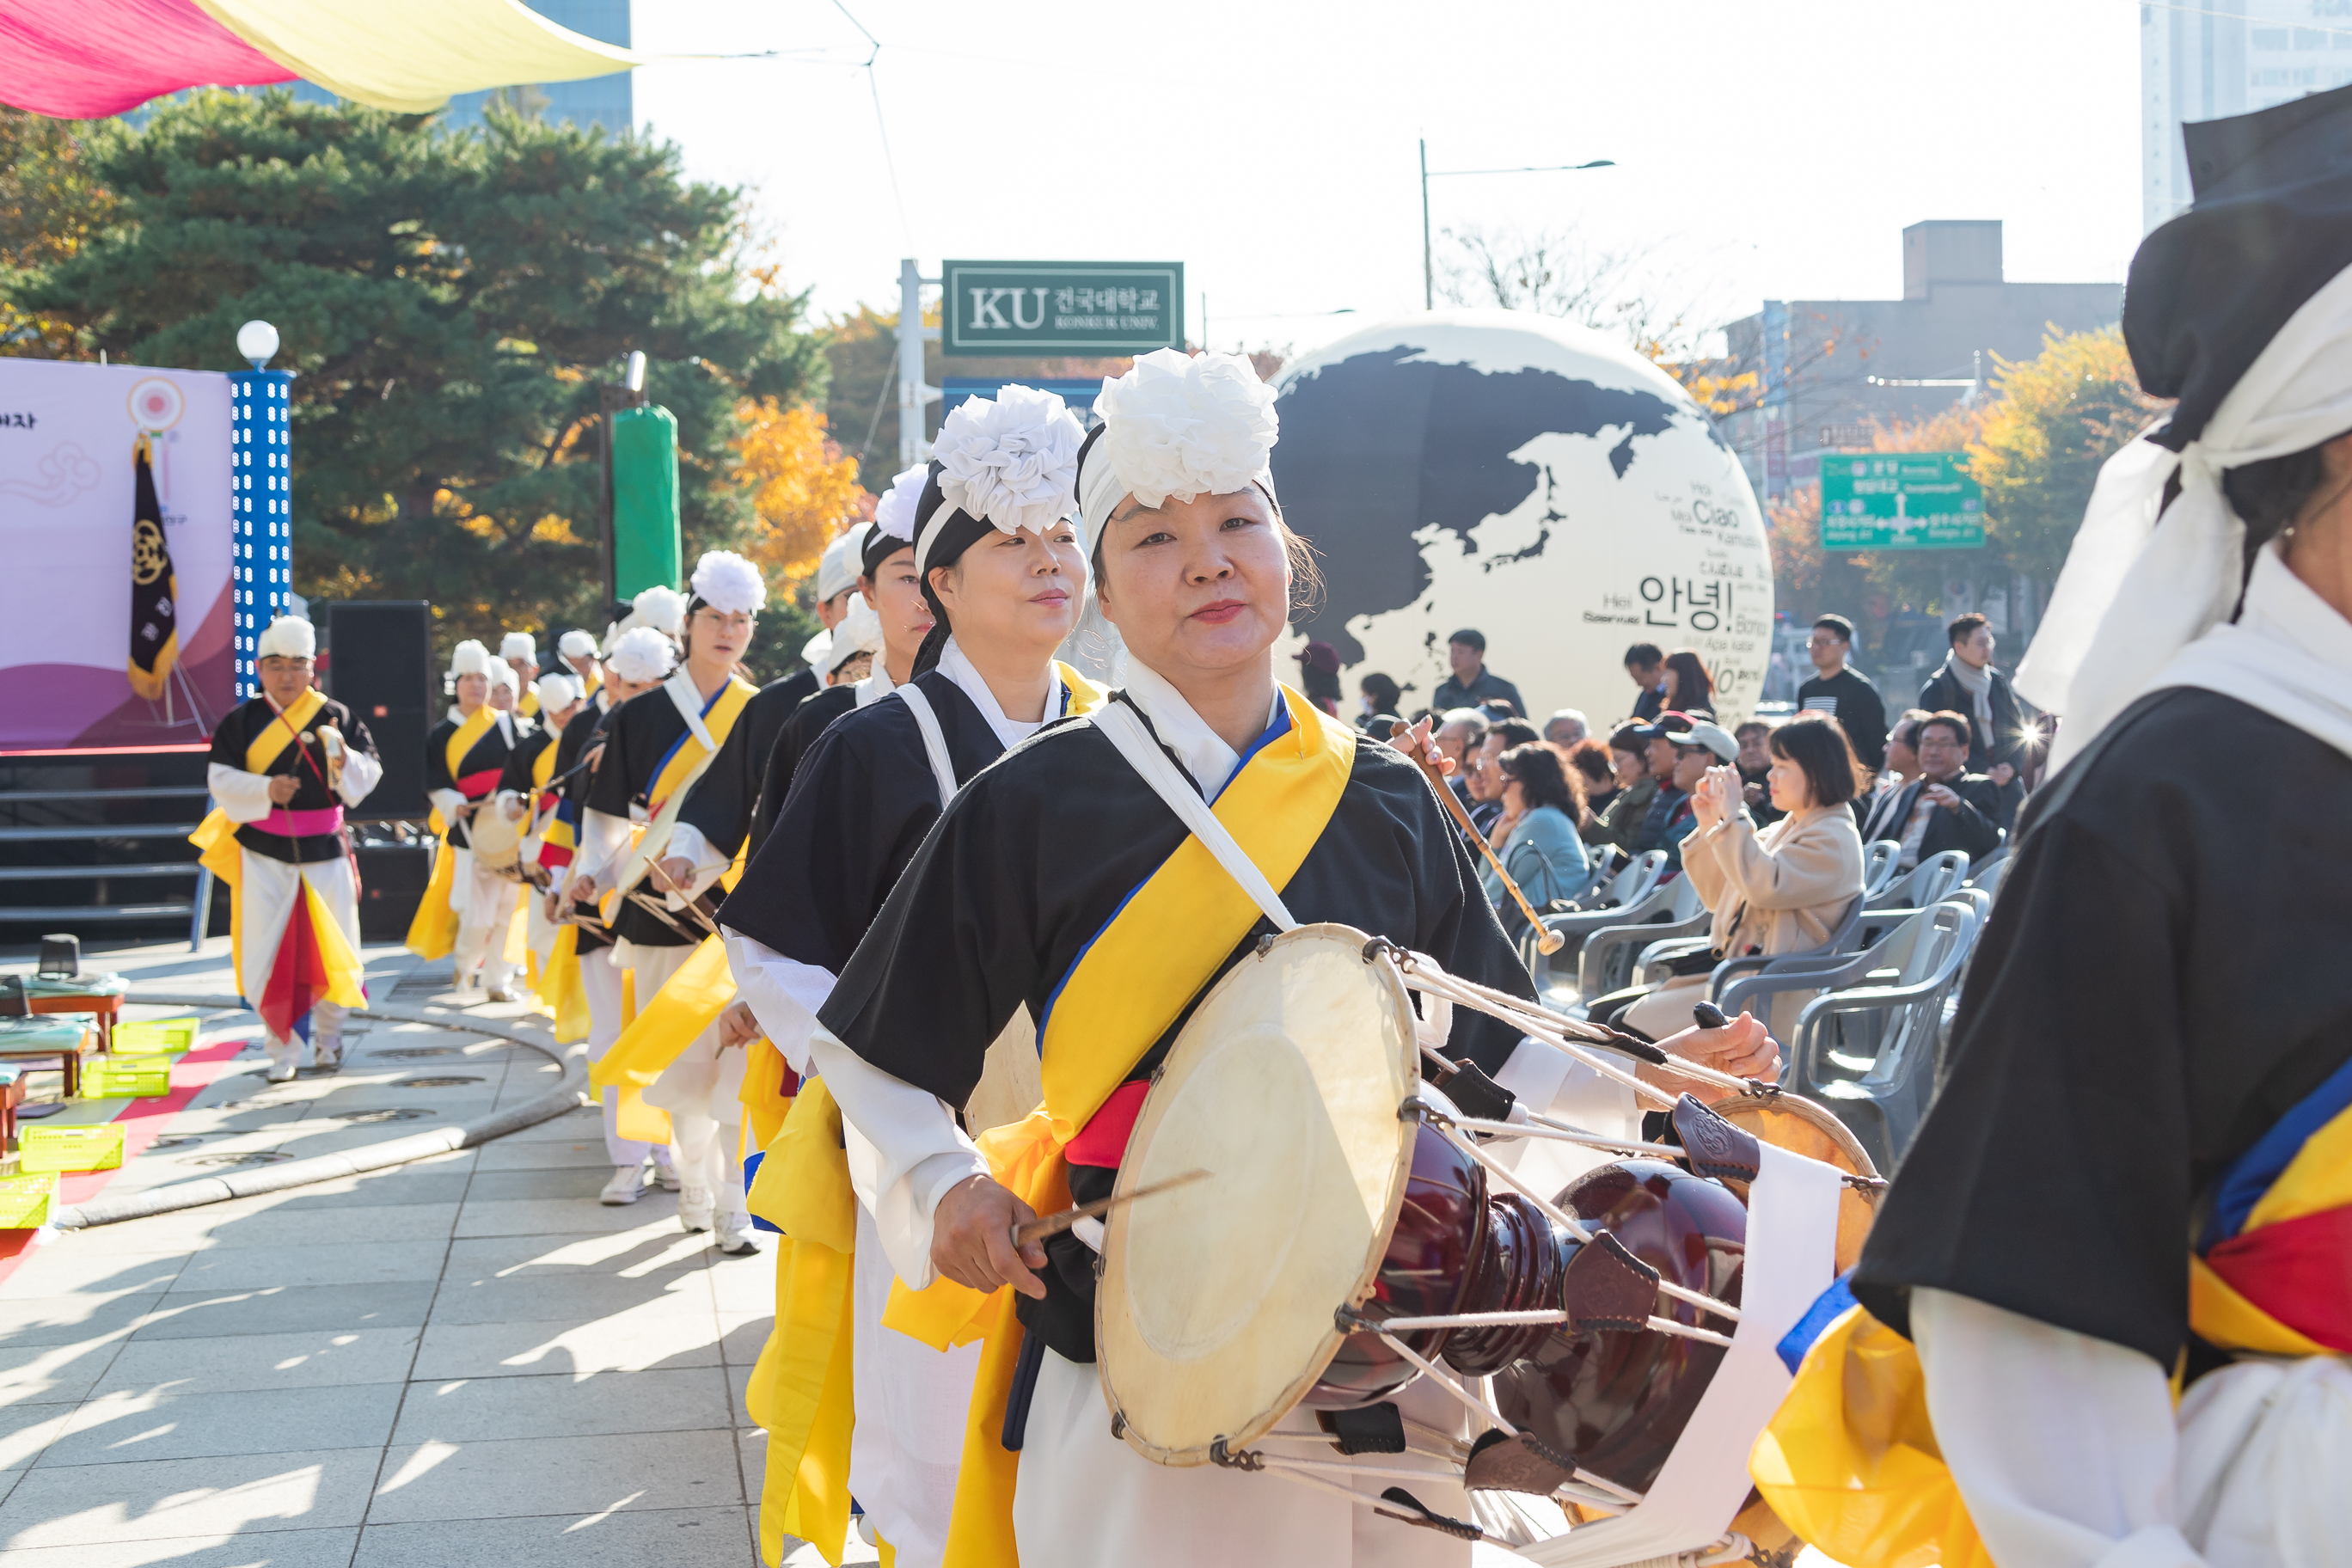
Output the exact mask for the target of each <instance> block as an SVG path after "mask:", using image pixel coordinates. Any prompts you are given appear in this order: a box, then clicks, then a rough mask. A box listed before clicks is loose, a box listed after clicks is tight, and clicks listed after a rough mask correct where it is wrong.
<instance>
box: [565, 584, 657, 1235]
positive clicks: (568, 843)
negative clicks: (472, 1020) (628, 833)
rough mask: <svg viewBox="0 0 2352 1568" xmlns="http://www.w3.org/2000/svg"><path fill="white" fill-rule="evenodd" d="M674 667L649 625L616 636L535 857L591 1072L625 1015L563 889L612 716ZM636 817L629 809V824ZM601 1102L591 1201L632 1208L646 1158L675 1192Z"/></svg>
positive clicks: (592, 920) (573, 730) (642, 1145)
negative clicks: (575, 983) (581, 1007)
mask: <svg viewBox="0 0 2352 1568" xmlns="http://www.w3.org/2000/svg"><path fill="white" fill-rule="evenodd" d="M676 663H677V645H676V644H675V643H673V642H671V641H670V639H669V638H668V637H665V636H663V635H662V634H661V633H660V632H657V631H656V630H654V629H653V628H652V627H651V626H635V627H632V628H630V629H629V630H628V631H625V632H624V633H622V634H621V635H620V637H618V638H617V639H616V640H615V641H614V645H613V647H612V648H611V650H610V652H609V655H608V657H607V658H605V660H604V682H603V684H602V686H601V687H600V688H599V692H600V694H601V695H602V696H603V697H604V698H605V699H606V700H608V701H609V703H610V706H609V707H607V708H606V709H604V710H603V711H602V712H591V711H590V710H588V709H587V708H586V707H584V706H583V709H582V710H581V714H580V717H579V718H578V719H577V720H575V721H573V722H572V724H571V725H569V726H568V727H567V728H566V729H565V730H564V732H563V738H562V740H561V741H559V742H557V743H556V753H555V773H556V776H557V777H559V778H562V779H563V780H564V781H565V783H564V785H563V793H562V800H561V801H559V802H558V804H557V805H556V808H555V820H554V822H552V823H551V824H550V825H549V827H548V830H547V841H546V843H545V844H543V845H542V846H541V848H540V852H539V858H540V864H541V865H542V866H545V867H546V868H548V870H549V872H550V873H551V875H552V876H553V878H554V886H552V887H551V888H550V889H548V891H547V896H546V898H545V900H543V902H544V904H545V906H546V910H547V918H548V919H549V920H550V921H556V922H558V923H560V924H561V925H562V928H563V930H565V931H571V932H572V933H573V935H572V942H573V944H574V945H573V951H574V952H575V953H576V955H577V957H578V961H579V965H580V988H581V990H582V991H583V993H584V994H586V996H587V1001H588V1065H589V1066H590V1068H594V1066H595V1065H596V1064H597V1063H598V1062H600V1061H602V1060H603V1059H604V1054H605V1053H606V1052H607V1051H609V1050H611V1049H612V1048H613V1042H614V1041H615V1040H617V1039H619V1038H620V1037H621V1030H622V1028H623V1027H624V1026H625V1024H626V1023H627V1019H626V1018H625V1017H624V1016H623V1014H624V1012H625V1007H624V1006H623V1000H624V994H623V988H622V978H623V976H622V971H621V969H620V967H619V966H618V965H617V964H615V963H614V959H613V938H612V934H611V931H610V929H609V928H608V927H607V926H606V924H605V922H604V918H603V916H602V915H601V914H600V913H599V912H598V910H597V906H596V900H594V899H593V898H592V899H588V900H585V901H583V900H580V899H579V898H577V897H575V896H574V894H573V892H572V889H571V888H570V887H569V884H570V883H571V882H572V879H573V877H574V874H575V872H574V862H575V858H576V855H577V846H578V845H579V843H580V830H581V825H582V823H583V820H584V819H585V816H586V811H587V805H588V797H589V795H590V793H591V791H592V789H593V786H594V784H595V776H596V769H597V767H598V765H599V764H600V763H602V761H603V758H604V746H605V744H606V742H608V740H609V739H610V734H611V729H612V724H613V716H614V714H615V713H617V712H619V711H620V710H621V709H622V708H624V707H625V706H626V705H627V704H628V703H629V702H631V701H632V700H635V699H636V698H639V697H642V696H644V695H646V693H648V692H655V691H658V690H659V689H661V683H662V682H663V681H664V680H665V679H667V678H668V676H669V672H670V670H671V668H673V667H674V666H675V665H676ZM641 810H642V808H633V809H632V812H631V816H632V817H633V819H634V818H635V816H637V815H638V814H639V813H640V812H641ZM558 940H559V942H560V941H561V938H559V939H558ZM560 951H561V950H560V948H559V952H560ZM599 1098H600V1099H601V1100H602V1101H603V1104H604V1151H605V1152H606V1154H607V1155H609V1156H610V1157H611V1159H612V1162H613V1175H612V1179H611V1180H610V1181H608V1182H606V1183H605V1184H604V1190H603V1191H602V1192H600V1193H599V1194H596V1197H597V1201H598V1202H599V1203H602V1204H605V1205H614V1206H617V1205H625V1204H633V1203H635V1202H636V1201H637V1199H638V1198H639V1197H641V1196H643V1195H644V1193H645V1189H646V1159H647V1157H648V1156H649V1155H650V1157H651V1158H652V1160H653V1163H654V1178H653V1179H654V1180H656V1181H657V1182H659V1183H660V1184H661V1185H663V1186H665V1187H667V1188H668V1189H670V1190H671V1191H673V1192H675V1191H677V1189H678V1187H679V1182H678V1179H677V1170H676V1166H675V1164H674V1163H673V1162H672V1160H671V1157H670V1151H669V1145H668V1144H667V1143H649V1142H646V1141H645V1140H643V1139H637V1138H625V1137H623V1136H622V1134H621V1126H620V1118H621V1091H620V1090H619V1089H615V1088H606V1089H603V1090H602V1092H601V1094H600V1097H599Z"/></svg>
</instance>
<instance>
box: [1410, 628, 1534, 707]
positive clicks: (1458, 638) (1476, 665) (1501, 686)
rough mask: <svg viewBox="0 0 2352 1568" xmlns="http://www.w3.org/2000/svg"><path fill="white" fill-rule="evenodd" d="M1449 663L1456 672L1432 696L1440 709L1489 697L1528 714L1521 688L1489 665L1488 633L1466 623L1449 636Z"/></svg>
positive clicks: (1474, 703) (1477, 703)
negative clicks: (1487, 657)
mask: <svg viewBox="0 0 2352 1568" xmlns="http://www.w3.org/2000/svg"><path fill="white" fill-rule="evenodd" d="M1445 659H1446V663H1447V664H1449V665H1450V666H1452V668H1453V670H1454V673H1453V674H1451V675H1449V676H1447V677H1446V678H1445V679H1444V683H1443V684H1441V685H1440V686H1439V687H1438V689H1437V695H1436V696H1435V697H1433V698H1432V699H1431V705H1432V706H1433V707H1434V708H1435V709H1436V710H1437V711H1439V712H1440V713H1450V712H1452V711H1453V710H1454V709H1456V708H1475V707H1477V706H1478V705H1479V704H1480V703H1482V702H1485V701H1487V700H1490V699H1495V698H1499V699H1501V700H1503V701H1506V702H1507V703H1509V704H1510V705H1511V711H1512V712H1513V713H1514V714H1516V715H1517V716H1518V717H1519V718H1522V719H1524V718H1526V717H1527V716H1528V705H1527V703H1526V702H1524V701H1522V700H1520V697H1519V689H1518V688H1517V687H1516V686H1514V685H1512V684H1511V683H1510V682H1509V681H1507V680H1505V679H1503V678H1502V677H1501V676H1499V675H1496V673H1495V672H1494V671H1493V670H1491V669H1488V668H1486V633H1484V632H1482V631H1478V630H1475V628H1473V627H1470V626H1465V627H1463V628H1462V629H1461V630H1460V631H1458V632H1455V633H1454V636H1453V637H1450V638H1448V639H1447V640H1446V644H1445Z"/></svg>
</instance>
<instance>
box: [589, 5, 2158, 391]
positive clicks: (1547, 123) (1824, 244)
mask: <svg viewBox="0 0 2352 1568" xmlns="http://www.w3.org/2000/svg"><path fill="white" fill-rule="evenodd" d="M845 3H846V4H847V5H848V7H849V10H850V11H851V12H853V13H855V14H856V18H857V20H858V21H859V22H862V23H863V24H864V25H865V26H866V28H868V29H870V30H871V32H872V33H873V35H874V36H875V37H877V38H879V39H880V40H881V43H882V48H881V51H880V54H879V56H878V58H877V63H876V65H875V68H874V72H873V87H874V88H876V89H878V90H879V95H880V100H881V108H882V115H883V119H884V121H885V122H887V127H888V134H889V145H890V148H891V150H892V152H893V153H895V154H896V161H897V167H898V190H899V191H900V192H901V193H902V194H903V198H904V209H905V210H904V216H903V220H902V217H901V214H900V211H899V207H898V203H897V202H896V201H894V199H893V195H892V182H891V178H890V174H889V172H888V168H887V165H886V163H885V161H884V158H883V151H882V147H883V143H882V135H881V132H880V131H879V130H878V129H877V123H876V116H875V107H874V101H873V98H872V97H871V96H870V89H869V85H868V77H867V73H866V70H865V69H864V68H862V65H861V63H860V62H862V61H863V60H864V59H865V58H866V54H867V52H868V46H867V45H866V42H865V40H864V39H863V38H862V37H860V36H859V34H858V32H857V30H856V27H854V26H852V25H851V23H850V22H849V21H848V20H847V19H845V16H844V14H843V12H842V11H841V10H840V9H839V8H838V7H837V6H836V5H835V4H833V0H663V3H662V4H660V5H654V4H646V3H640V4H638V5H636V6H635V16H634V30H635V46H636V47H638V48H639V49H641V50H645V51H647V52H653V53H689V52H724V51H751V50H762V49H777V50H805V51H813V53H812V54H811V55H809V56H806V57H803V58H788V59H782V60H740V59H739V60H724V61H711V62H686V61H675V62H667V63H657V64H655V65H652V66H648V67H646V68H641V69H640V70H639V71H638V72H637V79H636V117H637V123H638V125H639V126H640V127H641V128H646V129H650V130H652V131H653V132H656V133H657V134H659V135H662V136H665V137H667V138H669V139H671V140H674V141H677V142H679V143H680V144H681V145H682V146H683V148H684V149H685V155H686V163H687V167H688V172H689V174H692V175H694V176H695V177H697V178H701V179H707V180H714V181H719V182H724V183H730V184H744V185H747V186H750V187H751V188H752V190H753V192H754V199H755V202H756V205H757V210H758V212H759V214H760V216H761V220H762V222H763V223H764V224H765V225H767V226H769V227H770V228H771V229H772V232H773V235H774V237H775V239H776V241H777V244H778V246H779V247H780V251H781V257H782V261H783V264H784V268H785V273H786V276H787V278H788V279H790V280H792V281H793V284H794V285H795V286H797V287H805V286H814V289H815V297H814V303H815V306H816V308H817V310H818V311H819V312H820V313H824V312H830V311H835V310H843V309H845V308H847V307H849V306H851V305H853V304H855V303H856V302H857V301H859V300H866V301H869V302H871V303H873V304H875V305H877V306H878V307H880V308H883V309H885V310H888V309H892V308H895V306H896V303H897V278H898V258H899V257H901V256H905V255H908V254H912V255H914V256H916V257H917V258H919V259H920V260H921V262H922V264H923V267H924V269H925V271H926V272H927V273H935V272H936V269H937V267H938V263H939V261H940V258H941V257H942V256H943V255H952V256H958V257H972V258H1007V259H1012V258H1018V259H1048V258H1068V259H1077V260H1154V261H1161V260H1179V261H1181V262H1183V263H1184V264H1185V268H1186V272H1185V279H1186V285H1187V292H1188V294H1189V295H1190V298H1189V299H1188V300H1187V302H1186V327H1187V331H1188V332H1189V333H1190V334H1191V335H1192V336H1193V337H1195V338H1196V339H1197V337H1198V336H1199V331H1200V317H1199V309H1200V302H1201V295H1202V292H1203V291H1205V292H1206V293H1207V295H1208V306H1209V318H1210V331H1211V335H1212V340H1213V344H1214V346H1217V347H1220V348H1233V347H1235V346H1237V344H1239V345H1242V346H1248V347H1257V346H1261V345H1264V344H1268V343H1271V344H1274V345H1276V346H1281V345H1290V346H1292V347H1295V348H1297V349H1300V350H1304V349H1307V348H1310V347H1313V346H1315V345H1316V344H1318V342H1324V341H1328V339H1330V338H1333V337H1336V336H1338V335H1339V334H1340V333H1342V332H1345V331H1349V330H1351V329H1352V328H1353V327H1355V326H1358V325H1362V324H1368V323H1370V321H1376V320H1379V319H1381V318H1382V317H1384V316H1389V315H1393V314H1398V313H1402V312H1404V311H1408V310H1417V309H1419V308H1420V305H1421V299H1422V252H1421V206H1420V193H1419V187H1418V181H1417V176H1416V168H1415V153H1414V141H1415V139H1416V138H1417V137H1421V136H1426V137H1427V138H1428V139H1429V142H1430V163H1431V166H1432V167H1433V168H1439V169H1469V168H1486V167H1491V166H1496V165H1517V164H1528V163H1535V164H1545V163H1581V162H1583V161H1585V160H1587V159H1592V158H1613V159H1615V160H1616V162H1617V164H1618V166H1617V167H1616V168H1613V169H1601V170H1594V171H1591V172H1587V173H1580V174H1515V175H1508V176H1502V177H1486V178H1459V179H1447V180H1438V181H1433V182H1432V183H1431V200H1432V209H1433V222H1434V224H1435V225H1436V226H1438V227H1441V228H1442V227H1444V226H1445V225H1446V224H1448V223H1457V224H1459V223H1470V224H1481V225H1485V226H1488V227H1489V228H1496V227H1507V226H1519V227H1521V228H1523V229H1535V228H1541V227H1544V226H1559V225H1561V224H1564V223H1567V222H1570V221H1574V222H1578V223H1580V224H1581V225H1583V226H1584V228H1585V232H1586V233H1587V235H1588V236H1589V237H1591V238H1592V239H1593V240H1595V241H1597V242H1599V243H1601V244H1603V245H1616V246H1644V247H1655V248H1654V252H1653V253H1654V255H1655V256H1656V257H1657V258H1659V261H1658V265H1659V267H1660V268H1661V271H1662V272H1663V273H1664V274H1665V275H1664V277H1662V278H1661V279H1660V280H1659V281H1658V284H1657V291H1658V292H1660V293H1661V294H1663V295H1665V296H1668V297H1669V298H1670V299H1671V300H1674V301H1675V302H1676V303H1682V302H1686V301H1693V300H1705V301H1706V302H1707V303H1708V304H1709V305H1710V306H1711V307H1712V309H1713V314H1714V315H1715V316H1716V317H1717V319H1718V320H1724V319H1729V318H1732V317H1735V316H1738V315H1741V314H1745V313H1747V312H1749V311H1752V310H1755V309H1756V308H1757V305H1758V302H1759V300H1762V299H1764V298H1766V297H1768V296H1769V297H1774V298H1783V299H1835V298H1862V299H1870V298H1892V297H1896V296H1899V295H1900V293H1901V291H1902V248H1901V241H1900V236H1899V231H1900V230H1901V228H1902V227H1903V226H1905V225H1906V224H1909V223H1914V222H1916V221H1918V220H1919V219H1922V218H2000V219H2002V220H2004V222H2005V223H2006V226H2007V227H2006V233H2005V240H2006V247H2007V271H2008V275H2009V277H2011V279H2025V280H2032V281H2059V282H2095V281H2096V282H2104V281H2114V280H2116V279H2121V278H2122V276H2123V274H2124V269H2125V267H2126V264H2127V262H2128V261H2129V259H2130V256H2131V252H2132V249H2133V247H2135V246H2136V245H2137V243H2138V240H2139V185H2138V179H2137V174H2138V157H2139V142H2138V126H2137V86H2138V33H2139V8H2138V6H2137V5H2134V4H2132V3H2131V0H1977V3H1975V4H1971V5H1953V4H1949V3H1946V4H1939V5H1931V4H1927V0H1781V3H1780V4H1769V5H1759V4H1756V3H1755V0H1645V3H1634V4H1625V3H1622V0H1621V3H1620V4H1616V5H1599V4H1594V3H1591V0H1553V3H1551V4H1528V3H1523V0H1503V3H1496V4H1486V5H1468V4H1464V3H1463V0H1452V3H1451V4H1444V5H1434V4H1423V5H1402V4H1394V3H1391V0H1360V3H1357V4H1349V5H1342V4H1339V3H1337V0H1322V3H1320V4H1316V5H1301V4H1297V3H1296V0H1290V3H1287V4H1286V3H1285V0H1183V3H1181V4H1167V3H1165V0H1163V3H1161V4H1157V5H1118V4H1098V5H1070V4H1061V5H1045V4H1039V3H1036V0H978V3H975V0H961V3H957V4H946V3H939V0H845ZM1342 307H1352V308H1353V310H1355V311H1356V312H1357V313H1356V314H1354V315H1338V316H1333V315H1328V314H1319V313H1320V312H1329V311H1332V310H1339V309H1340V308H1342Z"/></svg>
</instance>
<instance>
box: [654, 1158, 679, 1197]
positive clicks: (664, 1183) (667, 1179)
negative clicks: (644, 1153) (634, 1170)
mask: <svg viewBox="0 0 2352 1568" xmlns="http://www.w3.org/2000/svg"><path fill="white" fill-rule="evenodd" d="M654 1185H656V1186H657V1187H659V1188H660V1189H661V1190H662V1191H664V1192H666V1193H674V1192H677V1191H678V1190H679V1189H680V1188H681V1187H683V1186H684V1185H685V1183H683V1182H681V1181H679V1180H678V1177H677V1166H675V1165H665V1164H663V1163H661V1162H660V1161H659V1160H656V1161H655V1162H654Z"/></svg>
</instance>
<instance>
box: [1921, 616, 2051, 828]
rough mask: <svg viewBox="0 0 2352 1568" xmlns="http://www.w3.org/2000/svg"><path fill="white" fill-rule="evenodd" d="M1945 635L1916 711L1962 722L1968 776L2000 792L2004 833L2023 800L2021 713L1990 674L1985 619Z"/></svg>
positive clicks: (1955, 626)
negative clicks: (1943, 650)
mask: <svg viewBox="0 0 2352 1568" xmlns="http://www.w3.org/2000/svg"><path fill="white" fill-rule="evenodd" d="M1946 631H1947V634H1948V636H1949V637H1951V639H1952V651H1951V653H1950V654H1949V655H1948V656H1947V657H1946V658H1945V659H1944V662H1943V663H1942V664H1941V665H1939V666H1937V669H1936V673H1935V674H1933V675H1931V676H1929V677H1928V678H1927V685H1925V686H1923V687H1921V688H1920V689H1919V706H1920V707H1922V708H1925V709H1926V710H1927V711H1928V712H1930V713H1941V712H1952V713H1960V714H1964V715H1966V716H1967V718H1968V720H1969V729H1970V731H1972V735H1971V738H1970V741H1969V772H1970V773H1982V774H1984V775H1985V776H1986V777H1988V778H1990V780H1992V782H1993V785H1994V787H1995V788H1996V789H1998V790H1999V791H2000V804H2001V811H2000V825H2001V826H2002V827H2003V828H2004V829H2006V828H2007V827H2009V826H2011V824H2013V823H2014V822H2015V821H2016V820H2017V808H2018V805H2019V804H2020V803H2021V802H2022V801H2023V800H2024V798H2025V790H2024V787H2023V786H2022V785H2021V784H2018V782H2017V774H2018V770H2019V768H2020V767H2021V766H2022V765H2023V763H2024V762H2025V758H2026V755H2027V751H2026V748H2027V746H2028V744H2029V742H2028V739H2027V735H2026V731H2025V726H2024V723H2023V722H2022V714H2023V711H2024V710H2023V709H2022V708H2021V706H2020V705H2019V703H2018V700H2017V693H2016V692H2014V691H2012V690H2011V689H2010V685H2009V677H2007V676H2005V675H2003V674H2002V673H2001V672H2000V670H1998V669H1995V668H1993V665H1992V650H1993V636H1992V628H1991V626H1989V625H1987V624H1986V621H1985V618H1984V617H1983V616H1979V615H1975V614H1970V615H1965V616H1960V617H1959V618H1958V620H1955V621H1954V622H1953V623H1952V624H1951V625H1950V626H1948V627H1947V628H1946Z"/></svg>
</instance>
